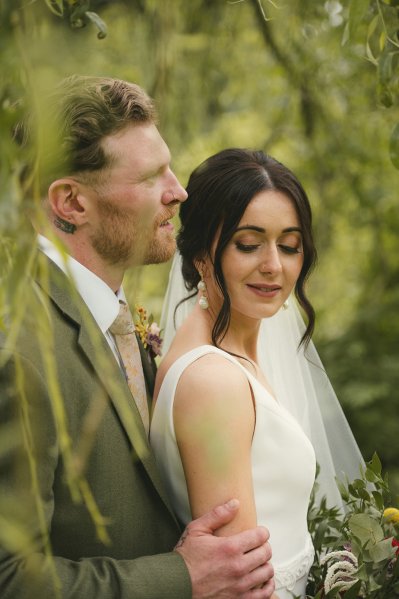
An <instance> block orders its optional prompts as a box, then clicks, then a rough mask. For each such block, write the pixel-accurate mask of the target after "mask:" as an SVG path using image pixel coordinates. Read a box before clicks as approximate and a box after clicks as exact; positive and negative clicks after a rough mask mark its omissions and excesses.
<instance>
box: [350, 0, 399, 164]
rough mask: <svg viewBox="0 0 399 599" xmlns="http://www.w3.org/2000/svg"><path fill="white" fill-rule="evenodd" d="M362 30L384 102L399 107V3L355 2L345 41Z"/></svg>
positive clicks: (393, 147) (393, 148)
mask: <svg viewBox="0 0 399 599" xmlns="http://www.w3.org/2000/svg"><path fill="white" fill-rule="evenodd" d="M359 30H361V35H362V36H363V38H365V39H366V46H365V47H366V56H367V58H368V60H370V62H371V63H372V64H374V65H375V67H376V69H377V79H378V83H377V90H378V99H379V101H380V103H381V104H382V105H383V106H385V107H387V108H390V107H393V106H396V107H398V105H399V68H398V67H399V36H398V31H399V3H398V2H397V0H373V1H372V2H371V3H370V0H351V2H350V4H349V17H348V22H347V25H346V28H345V32H344V38H343V41H344V42H347V41H348V40H353V39H358V36H359ZM397 127H398V125H396V127H395V129H394V131H393V133H392V136H391V141H390V148H391V159H392V163H393V164H394V166H395V167H396V168H398V169H399V162H398V159H397V148H398V140H397V137H398V133H397Z"/></svg>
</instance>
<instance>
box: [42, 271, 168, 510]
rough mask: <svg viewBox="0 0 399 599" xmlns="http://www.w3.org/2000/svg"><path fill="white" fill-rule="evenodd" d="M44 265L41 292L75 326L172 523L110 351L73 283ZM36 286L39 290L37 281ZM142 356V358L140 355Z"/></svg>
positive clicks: (148, 368)
mask: <svg viewBox="0 0 399 599" xmlns="http://www.w3.org/2000/svg"><path fill="white" fill-rule="evenodd" d="M47 263H48V269H49V289H48V290H46V289H44V291H45V293H48V295H49V296H50V298H51V299H52V300H53V302H54V303H55V304H56V305H57V306H58V308H59V310H61V312H62V313H63V314H64V315H65V316H66V317H68V318H69V319H71V320H72V321H74V323H75V324H76V325H77V327H78V331H79V332H78V344H79V346H80V348H81V349H82V351H83V352H84V354H85V355H86V357H87V358H88V360H89V361H90V363H91V364H92V366H93V369H94V370H95V372H96V375H97V377H98V378H99V380H100V381H101V383H102V384H103V386H104V388H105V389H106V391H107V393H108V395H109V397H110V400H111V401H112V403H113V405H114V408H115V410H116V412H117V414H118V416H119V419H120V422H121V424H122V426H123V428H124V429H125V431H126V434H127V436H128V438H129V440H130V443H131V444H132V447H133V448H134V451H135V453H136V454H137V457H138V458H139V459H140V461H141V462H142V464H143V466H144V467H145V469H146V471H147V474H148V476H149V477H150V479H151V481H152V483H153V485H154V487H155V488H156V490H157V492H158V494H159V495H160V497H161V498H162V500H163V501H164V503H165V504H166V506H167V507H168V509H169V511H170V512H171V514H172V515H173V517H174V519H175V516H174V514H173V510H172V508H171V505H170V503H169V500H168V497H167V495H166V493H165V491H164V488H163V484H162V481H161V478H160V475H159V471H158V468H157V465H156V462H155V458H154V455H153V452H152V450H151V448H150V445H149V442H148V438H147V435H146V432H145V429H144V426H143V423H142V420H141V417H140V413H139V411H138V408H137V406H136V403H135V401H134V399H133V397H132V395H131V392H130V390H129V387H128V385H127V383H126V380H125V378H124V376H123V374H122V372H121V369H120V368H119V366H118V364H117V362H116V360H115V357H114V355H113V353H112V350H111V348H110V347H109V345H108V343H107V341H106V339H105V337H104V335H103V334H102V332H101V330H100V329H99V327H98V325H97V323H96V322H95V320H94V318H93V316H92V315H91V313H90V311H89V310H88V308H87V306H86V304H85V303H84V302H83V300H82V299H81V296H80V295H79V294H78V292H77V290H76V288H75V287H74V285H73V283H71V281H70V280H69V279H68V278H67V277H66V275H65V274H64V273H63V272H62V271H61V270H60V269H59V268H58V267H57V266H56V265H55V264H54V263H53V262H52V261H51V260H48V262H47ZM38 283H39V285H40V286H41V287H42V285H41V283H40V281H38ZM139 346H140V352H141V357H142V361H143V368H144V373H145V377H146V381H147V384H148V386H149V388H151V389H152V388H153V384H154V373H153V371H152V367H151V365H150V364H147V363H146V361H147V362H148V355H147V354H146V352H145V350H144V348H143V347H142V345H141V344H139ZM143 352H144V354H145V355H143ZM175 520H176V519H175Z"/></svg>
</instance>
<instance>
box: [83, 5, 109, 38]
mask: <svg viewBox="0 0 399 599" xmlns="http://www.w3.org/2000/svg"><path fill="white" fill-rule="evenodd" d="M85 15H86V17H87V18H88V19H89V20H90V21H91V22H92V23H94V25H95V26H96V27H97V29H98V33H97V37H98V39H99V40H102V39H104V38H105V37H107V33H108V30H107V26H106V24H105V23H104V21H103V20H102V19H101V17H99V16H98V14H97V13H95V12H91V11H89V10H88V11H86V12H85Z"/></svg>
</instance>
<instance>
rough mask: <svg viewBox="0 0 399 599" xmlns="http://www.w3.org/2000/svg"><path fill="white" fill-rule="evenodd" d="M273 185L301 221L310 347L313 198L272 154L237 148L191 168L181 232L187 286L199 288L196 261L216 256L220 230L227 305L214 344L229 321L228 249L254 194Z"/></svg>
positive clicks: (302, 299)
mask: <svg viewBox="0 0 399 599" xmlns="http://www.w3.org/2000/svg"><path fill="white" fill-rule="evenodd" d="M268 190H273V191H279V192H281V193H283V194H285V195H286V196H288V197H289V198H291V200H292V202H293V205H294V206H295V209H296V212H297V215H298V219H299V222H300V227H301V230H302V245H303V258H304V259H303V266H302V270H301V272H300V275H299V278H298V280H297V282H296V285H295V296H296V298H297V300H298V302H299V304H300V305H301V306H302V308H303V310H304V311H305V313H306V315H307V321H308V322H307V327H306V330H305V333H304V335H303V337H302V339H301V344H302V343H303V344H305V347H306V346H307V344H308V343H309V341H310V338H311V335H312V332H313V329H314V323H315V312H314V309H313V306H312V305H311V303H310V302H309V300H308V298H307V296H306V293H305V288H304V286H305V282H306V280H307V278H308V276H309V274H310V272H311V270H312V269H313V267H314V265H315V262H316V249H315V246H314V242H313V235H312V213H311V208H310V204H309V200H308V197H307V195H306V193H305V190H304V189H303V187H302V185H301V184H300V182H299V181H298V179H297V178H296V176H295V175H294V174H293V173H292V172H291V171H290V170H289V169H288V168H287V167H286V166H284V165H283V164H281V163H280V162H278V161H277V160H275V159H274V158H272V157H271V156H268V155H266V154H264V153H263V152H261V151H251V150H245V149H239V148H232V149H228V150H223V151H222V152H219V153H218V154H215V155H214V156H211V157H210V158H208V159H207V160H205V161H204V162H203V163H202V164H200V165H199V166H198V167H197V168H196V169H195V170H194V171H193V172H192V173H191V175H190V179H189V181H188V185H187V193H188V199H187V200H186V201H185V202H183V203H182V204H181V208H180V218H181V229H180V232H179V234H178V237H177V246H178V249H179V251H180V254H181V256H182V273H183V278H184V282H185V286H186V288H187V290H188V291H194V290H195V292H196V287H197V285H198V282H199V280H200V276H199V273H198V270H197V269H196V267H195V261H196V260H197V261H198V260H201V259H205V258H206V257H207V256H209V257H210V258H211V260H212V253H211V252H212V244H213V242H214V240H215V238H216V236H217V235H219V238H218V242H217V245H216V248H215V252H214V256H213V268H214V278H215V281H216V283H217V285H218V287H219V289H220V291H221V293H222V295H223V305H222V307H221V309H220V312H219V314H218V316H217V318H216V322H215V324H214V327H213V330H212V342H213V343H214V345H215V346H218V343H220V342H221V341H222V339H223V337H224V335H225V334H226V331H227V329H228V327H229V324H230V298H229V294H228V292H227V286H226V281H225V278H224V275H223V271H222V266H221V259H222V256H223V252H224V250H225V248H226V246H227V244H228V243H229V241H230V240H231V238H232V236H233V235H234V232H235V231H236V229H237V227H238V225H239V222H240V220H241V218H242V216H243V214H244V212H245V210H246V208H247V206H248V204H249V203H250V202H251V200H252V199H253V198H254V196H255V195H257V194H258V193H260V192H263V191H268ZM192 295H193V294H191V295H190V296H189V297H192ZM187 299H188V298H187Z"/></svg>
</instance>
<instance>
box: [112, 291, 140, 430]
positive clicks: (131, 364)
mask: <svg viewBox="0 0 399 599" xmlns="http://www.w3.org/2000/svg"><path fill="white" fill-rule="evenodd" d="M119 304H120V306H119V314H118V316H117V317H116V318H115V320H114V322H113V323H112V325H111V326H110V327H109V331H110V333H112V335H113V336H114V339H115V343H116V346H117V348H118V351H119V354H120V357H121V359H122V362H123V367H124V371H125V376H126V381H127V384H128V385H129V389H130V391H131V393H132V395H133V398H134V400H135V402H136V405H137V407H138V410H139V412H140V415H141V419H142V421H143V424H144V428H145V430H146V432H147V435H148V431H149V420H150V419H149V412H148V403H147V393H146V388H145V381H144V374H143V367H142V365H141V357H140V349H139V346H138V342H137V337H136V333H135V326H134V323H133V318H132V315H131V313H130V310H129V306H128V305H127V304H125V302H122V301H121V300H119Z"/></svg>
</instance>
